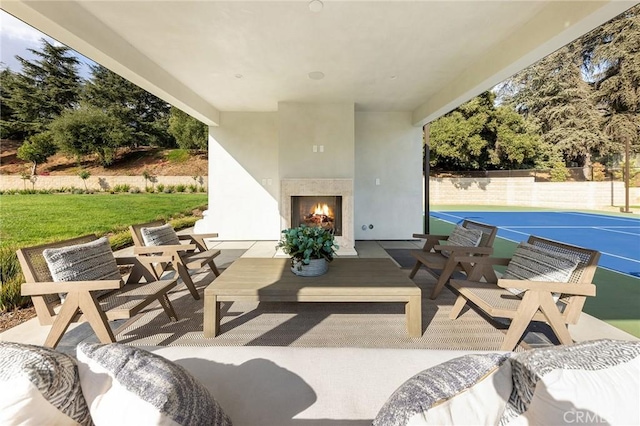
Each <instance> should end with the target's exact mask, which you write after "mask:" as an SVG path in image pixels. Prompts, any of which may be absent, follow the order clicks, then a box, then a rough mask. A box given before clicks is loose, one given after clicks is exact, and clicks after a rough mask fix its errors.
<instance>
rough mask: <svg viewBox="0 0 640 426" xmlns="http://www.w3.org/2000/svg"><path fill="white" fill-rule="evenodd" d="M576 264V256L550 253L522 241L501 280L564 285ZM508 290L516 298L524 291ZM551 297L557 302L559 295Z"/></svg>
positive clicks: (578, 260)
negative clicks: (546, 282)
mask: <svg viewBox="0 0 640 426" xmlns="http://www.w3.org/2000/svg"><path fill="white" fill-rule="evenodd" d="M578 263H580V259H579V258H578V257H577V256H571V255H567V254H563V253H558V252H552V251H549V250H546V249H544V248H542V247H539V246H535V245H533V244H529V243H527V242H524V241H523V242H521V243H520V244H518V247H517V248H516V251H515V252H514V253H513V256H512V257H511V260H510V261H509V264H508V265H507V269H506V270H505V271H504V274H503V275H502V278H504V279H511V280H529V281H552V282H560V283H566V282H568V281H569V278H571V274H573V271H575V269H576V267H577V266H578ZM508 290H509V291H510V292H511V293H513V294H515V295H516V296H520V295H522V293H524V290H522V289H519V288H510V289H508ZM553 297H554V300H555V301H557V300H558V298H559V297H560V294H554V295H553Z"/></svg>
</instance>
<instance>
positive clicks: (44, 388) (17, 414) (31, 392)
mask: <svg viewBox="0 0 640 426" xmlns="http://www.w3.org/2000/svg"><path fill="white" fill-rule="evenodd" d="M0 424H3V425H15V424H20V425H27V426H28V425H34V426H36V425H38V426H39V425H49V424H55V425H78V424H81V425H91V424H92V422H91V417H90V415H89V408H88V407H87V403H86V401H85V399H84V397H83V396H82V389H81V388H80V377H79V376H78V369H77V366H76V362H75V360H74V359H73V358H72V357H70V356H69V355H65V354H63V353H60V352H57V351H55V350H53V349H49V348H44V347H41V346H33V345H25V344H20V343H12V342H0Z"/></svg>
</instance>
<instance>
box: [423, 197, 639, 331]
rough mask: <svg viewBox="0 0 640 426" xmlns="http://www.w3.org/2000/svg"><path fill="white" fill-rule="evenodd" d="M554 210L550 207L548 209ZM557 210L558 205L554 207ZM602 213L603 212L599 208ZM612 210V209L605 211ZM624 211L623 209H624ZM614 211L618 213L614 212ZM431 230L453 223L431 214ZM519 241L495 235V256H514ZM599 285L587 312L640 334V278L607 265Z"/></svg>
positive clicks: (444, 228) (471, 208) (445, 230)
mask: <svg viewBox="0 0 640 426" xmlns="http://www.w3.org/2000/svg"><path fill="white" fill-rule="evenodd" d="M450 207H453V206H440V205H439V206H437V207H432V209H433V210H436V209H437V210H451V211H453V210H458V211H465V210H466V211H482V210H484V211H501V210H504V211H519V210H522V211H532V210H543V209H533V208H530V207H527V208H517V207H516V208H511V207H504V208H500V207H496V208H493V207H487V206H483V207H482V208H481V207H480V206H465V207H464V208H461V206H456V208H455V209H454V208H451V209H450ZM546 210H551V209H546ZM554 210H557V209H554ZM600 213H603V212H600ZM603 214H610V213H608V212H607V213H603ZM622 214H624V213H622ZM614 215H616V214H615V213H614ZM429 226H430V233H432V234H443V235H447V234H449V233H450V232H451V230H452V229H453V227H454V225H453V224H451V223H448V222H444V221H442V220H439V219H434V218H431V219H430V222H429ZM516 246H517V244H516V243H514V242H511V241H507V240H504V239H502V238H500V237H498V238H496V240H495V242H494V244H493V248H494V250H495V251H494V256H496V257H511V255H513V252H514V251H515V248H516ZM593 282H594V284H595V285H596V288H597V290H596V296H595V297H588V298H587V302H586V304H585V307H584V312H586V313H588V314H589V315H593V316H594V317H596V318H598V319H601V320H603V321H605V322H607V323H609V324H611V325H613V326H614V327H617V328H619V329H621V330H624V331H626V332H627V333H630V334H632V335H634V336H636V337H640V309H638V301H640V279H638V278H634V277H631V276H629V275H625V274H619V273H617V272H613V271H610V270H607V269H602V268H598V270H597V271H596V274H595V276H594V278H593Z"/></svg>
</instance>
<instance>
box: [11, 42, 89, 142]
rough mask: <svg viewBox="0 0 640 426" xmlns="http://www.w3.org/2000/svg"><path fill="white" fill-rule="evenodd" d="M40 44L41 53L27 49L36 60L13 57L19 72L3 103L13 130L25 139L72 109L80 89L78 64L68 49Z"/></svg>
mask: <svg viewBox="0 0 640 426" xmlns="http://www.w3.org/2000/svg"><path fill="white" fill-rule="evenodd" d="M41 43H42V48H41V50H36V49H29V51H30V52H31V53H32V54H34V55H35V56H37V57H38V58H39V59H36V60H34V61H31V62H30V61H27V60H26V59H23V58H21V57H20V56H16V58H17V59H18V61H19V62H20V64H21V65H22V71H21V72H20V73H19V74H16V76H15V81H14V82H13V83H12V85H11V91H10V93H9V97H8V98H7V99H6V101H5V102H6V105H7V106H8V107H9V108H10V109H11V111H12V116H11V120H12V121H13V123H14V125H15V127H16V130H17V131H20V132H23V133H24V134H25V135H27V136H30V135H34V134H36V133H40V132H42V131H44V130H46V127H47V125H48V124H49V123H50V122H51V121H52V120H53V119H55V118H56V117H58V116H59V115H60V113H61V112H62V111H64V110H65V109H69V108H73V107H75V106H76V105H77V102H78V99H79V96H80V90H81V80H80V77H79V76H78V63H79V62H78V59H77V58H75V57H74V56H71V55H70V53H69V52H70V49H69V48H68V47H66V46H54V45H53V44H51V43H49V42H48V41H46V40H45V39H41Z"/></svg>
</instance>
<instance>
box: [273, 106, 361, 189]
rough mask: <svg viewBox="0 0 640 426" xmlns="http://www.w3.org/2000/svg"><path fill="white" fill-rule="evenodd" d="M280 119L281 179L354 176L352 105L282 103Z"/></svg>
mask: <svg viewBox="0 0 640 426" xmlns="http://www.w3.org/2000/svg"><path fill="white" fill-rule="evenodd" d="M278 118H279V129H280V150H279V159H280V178H281V179H301V178H316V179H320V178H353V177H354V170H355V168H354V155H355V151H354V145H355V137H354V133H355V131H354V105H353V104H305V103H293V102H281V103H279V104H278ZM314 145H315V146H316V152H313V147H314ZM321 150H322V151H323V152H320V151H321Z"/></svg>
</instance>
